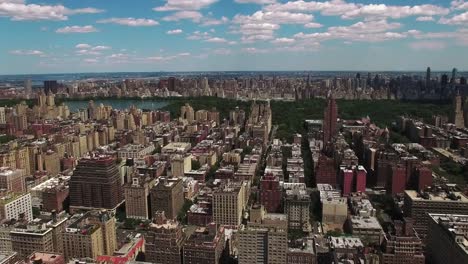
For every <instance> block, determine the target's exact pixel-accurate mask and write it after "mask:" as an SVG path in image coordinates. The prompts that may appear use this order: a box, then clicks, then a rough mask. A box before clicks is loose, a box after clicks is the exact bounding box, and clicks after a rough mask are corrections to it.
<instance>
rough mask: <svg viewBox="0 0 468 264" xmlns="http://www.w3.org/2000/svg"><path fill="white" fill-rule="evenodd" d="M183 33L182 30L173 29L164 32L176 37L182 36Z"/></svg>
mask: <svg viewBox="0 0 468 264" xmlns="http://www.w3.org/2000/svg"><path fill="white" fill-rule="evenodd" d="M183 32H184V31H183V30H182V29H173V30H169V31H167V32H166V34H168V35H177V34H182V33H183Z"/></svg>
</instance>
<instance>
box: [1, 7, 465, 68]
mask: <svg viewBox="0 0 468 264" xmlns="http://www.w3.org/2000/svg"><path fill="white" fill-rule="evenodd" d="M0 32H2V38H1V40H0V74H17V73H25V74H31V73H62V72H105V71H211V70H219V71H223V70H424V69H425V68H426V67H427V66H430V67H431V68H432V69H434V70H450V69H451V68H453V67H457V68H458V69H459V70H466V69H468V1H465V0H454V1H450V0H426V1H422V0H406V1H403V0H392V1H389V0H354V1H353V0H346V1H345V0H329V1H322V0H318V1H309V0H304V1H301V0H299V1H296V0H291V1H286V0H276V1H275V0H133V1H131V0H125V1H124V0H111V1H104V0H99V1H96V0H80V1H77V0H62V1H55V0H42V1H36V0H0Z"/></svg>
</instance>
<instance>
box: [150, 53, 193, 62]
mask: <svg viewBox="0 0 468 264" xmlns="http://www.w3.org/2000/svg"><path fill="white" fill-rule="evenodd" d="M190 55H191V54H190V53H189V52H181V53H178V54H176V55H171V56H153V57H147V58H144V59H143V60H144V61H147V62H168V61H171V60H175V59H178V58H181V57H187V56H190Z"/></svg>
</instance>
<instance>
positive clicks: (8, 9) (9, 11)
mask: <svg viewBox="0 0 468 264" xmlns="http://www.w3.org/2000/svg"><path fill="white" fill-rule="evenodd" d="M101 12H104V10H101V9H96V8H91V7H87V8H81V9H69V8H66V7H65V6H63V5H43V4H26V3H25V1H16V0H15V1H11V0H9V1H5V0H3V1H0V17H10V18H11V20H16V21H22V20H56V21H59V20H67V19H68V16H69V15H76V14H96V13H101Z"/></svg>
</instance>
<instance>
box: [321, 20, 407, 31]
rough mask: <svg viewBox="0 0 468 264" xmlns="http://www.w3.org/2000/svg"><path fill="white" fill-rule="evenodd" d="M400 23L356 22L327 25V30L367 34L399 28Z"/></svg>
mask: <svg viewBox="0 0 468 264" xmlns="http://www.w3.org/2000/svg"><path fill="white" fill-rule="evenodd" d="M400 27H401V24H400V23H397V22H393V23H388V22H387V20H379V21H365V22H362V21H361V22H357V23H355V24H352V25H351V26H339V27H329V28H328V31H329V32H333V33H337V34H369V33H376V32H384V31H387V30H393V29H397V28H400Z"/></svg>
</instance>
